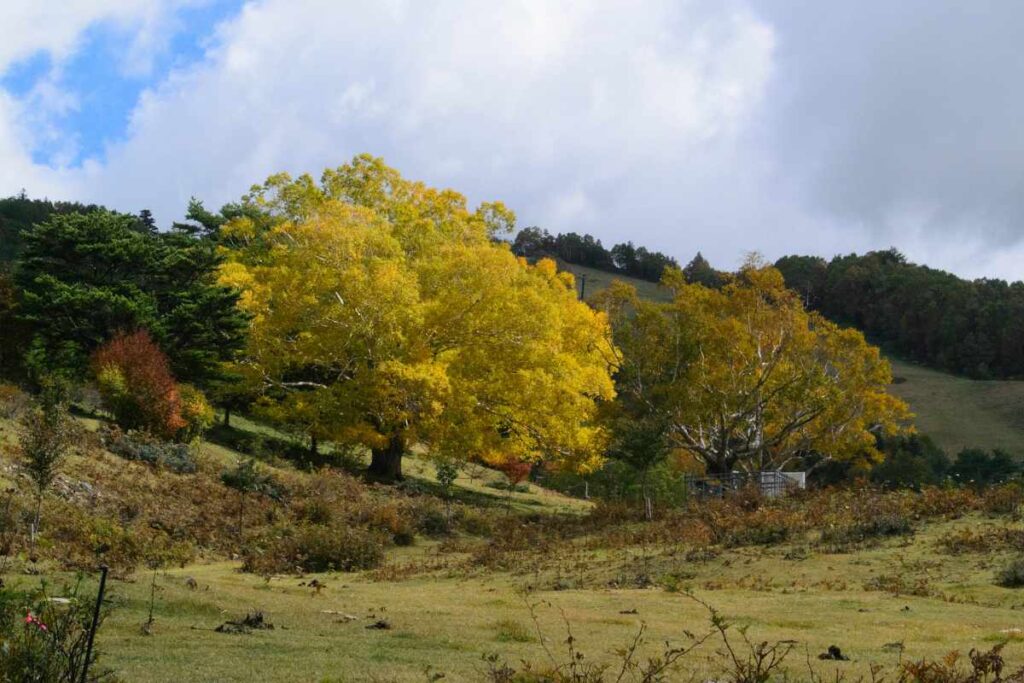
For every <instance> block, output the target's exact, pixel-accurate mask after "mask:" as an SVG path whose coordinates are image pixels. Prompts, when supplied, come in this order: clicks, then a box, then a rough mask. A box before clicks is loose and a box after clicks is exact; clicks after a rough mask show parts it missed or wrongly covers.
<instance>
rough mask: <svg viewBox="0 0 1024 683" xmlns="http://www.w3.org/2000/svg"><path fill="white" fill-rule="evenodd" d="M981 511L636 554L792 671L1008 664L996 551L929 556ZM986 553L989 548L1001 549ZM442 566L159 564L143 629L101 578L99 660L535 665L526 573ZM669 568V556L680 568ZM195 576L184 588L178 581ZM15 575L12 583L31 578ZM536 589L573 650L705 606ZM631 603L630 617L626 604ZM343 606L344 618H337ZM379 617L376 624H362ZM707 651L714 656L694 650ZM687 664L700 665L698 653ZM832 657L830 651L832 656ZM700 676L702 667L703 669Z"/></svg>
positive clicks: (657, 596) (676, 625) (320, 673)
mask: <svg viewBox="0 0 1024 683" xmlns="http://www.w3.org/2000/svg"><path fill="white" fill-rule="evenodd" d="M992 523H995V522H992V521H989V520H985V519H982V518H980V517H971V518H968V519H962V520H958V521H955V522H944V523H940V524H937V525H933V526H930V527H928V528H926V529H924V530H923V532H922V533H920V534H919V535H918V536H917V537H915V538H914V540H913V541H911V542H909V543H908V542H906V541H903V540H893V541H889V542H886V543H885V544H883V545H881V546H879V547H876V548H873V549H869V550H863V551H859V552H856V553H852V554H841V555H826V554H820V553H817V552H813V551H812V552H811V553H810V555H809V557H808V559H805V560H801V561H792V560H786V559H784V556H785V554H786V552H787V551H788V550H789V549H790V546H787V545H783V546H777V547H773V548H745V549H738V550H733V551H727V552H725V553H723V554H722V555H720V556H719V557H717V558H715V559H713V560H711V561H708V562H698V563H684V562H683V561H682V560H681V559H673V557H672V551H673V549H672V548H657V549H653V550H648V551H647V552H650V553H652V554H653V555H654V556H655V557H654V558H653V560H652V561H654V562H655V563H657V564H660V565H665V564H666V563H668V564H669V565H670V564H671V563H673V562H676V563H678V564H679V565H680V567H681V568H682V569H685V571H686V572H687V575H688V576H689V577H690V578H689V579H688V580H687V584H688V586H689V587H691V588H692V589H693V590H694V591H695V594H696V595H697V596H699V597H700V598H701V599H703V600H705V601H707V602H708V603H710V604H712V605H713V606H715V607H716V608H717V609H719V610H720V611H721V612H722V614H724V615H725V616H726V617H727V618H730V619H733V620H735V623H737V625H745V626H747V627H749V629H750V632H749V634H750V636H751V638H752V639H756V640H758V641H759V640H764V639H766V640H770V641H774V640H795V641H797V642H798V650H797V651H796V652H794V654H793V655H792V658H791V660H790V664H791V667H792V671H793V672H794V673H800V672H801V671H802V669H803V667H804V657H805V655H804V651H805V650H806V651H807V652H810V653H811V655H812V657H813V656H814V655H815V654H816V653H818V652H822V651H824V650H825V649H826V648H827V647H828V646H829V645H832V644H836V645H839V646H840V647H841V648H842V649H843V651H844V652H846V653H848V654H849V655H850V656H851V658H852V661H850V662H848V663H841V664H836V665H834V666H839V667H840V668H841V670H843V671H846V672H848V674H849V675H854V674H856V675H860V674H862V673H864V672H865V671H866V667H867V666H868V664H869V663H870V662H877V663H881V664H889V665H891V664H892V663H893V662H894V661H895V657H896V655H895V653H894V652H893V651H892V646H891V645H890V646H889V647H886V646H887V645H889V644H891V643H896V642H903V643H904V645H905V647H906V653H905V655H904V657H909V658H918V657H924V656H927V657H937V656H941V655H943V654H945V653H946V652H947V651H949V650H951V649H954V648H956V649H960V650H961V651H962V652H966V650H968V649H969V648H971V647H984V648H986V649H987V647H990V646H991V644H992V643H993V642H998V641H999V640H1005V639H1011V640H1012V641H1013V642H1011V643H1010V644H1009V645H1008V646H1007V648H1006V650H1005V651H1004V654H1006V655H1007V657H1008V659H1009V660H1010V661H1011V662H1012V663H1021V662H1022V661H1024V643H1021V642H1018V641H1017V640H1016V639H1012V638H1011V637H1010V636H1006V635H1005V634H1003V633H1001V632H1002V631H1004V630H1006V631H1009V630H1011V629H1013V628H1017V627H1020V625H1021V618H1020V612H1018V611H1017V609H1016V608H1017V607H1018V606H1019V604H1020V603H1021V602H1022V599H1024V591H1019V590H1007V589H1002V588H998V587H996V586H994V585H993V583H992V576H993V573H994V567H995V566H997V565H998V564H999V561H998V560H996V559H988V560H984V559H983V560H979V559H978V558H977V557H966V556H957V557H950V556H946V555H941V554H938V553H937V551H936V549H935V542H934V541H935V538H936V537H937V536H938V535H939V534H940V533H943V532H945V531H948V530H950V529H951V528H954V527H961V526H979V525H984V524H992ZM641 552H644V551H642V550H641V549H639V548H635V549H632V550H630V551H629V552H627V553H625V554H619V553H594V554H593V555H592V556H591V557H590V558H589V561H588V563H587V564H588V566H587V568H586V569H585V571H587V572H590V573H593V574H595V577H596V576H600V575H601V573H602V572H615V571H619V570H621V566H620V565H631V564H632V563H634V561H635V559H636V556H638V555H639V554H640V553H641ZM435 554H436V553H435V546H433V545H431V544H429V543H425V544H422V545H420V546H417V547H414V548H402V549H396V550H394V551H392V553H391V556H390V558H389V564H390V565H392V566H395V567H398V566H403V565H407V564H409V563H417V562H420V561H423V560H425V559H427V558H430V557H433V556H435ZM999 557H1001V556H999ZM458 559H459V558H458V557H457V556H454V557H452V567H451V568H446V569H440V570H435V571H428V572H425V573H419V574H416V575H415V576H413V577H412V578H407V579H401V578H393V577H388V576H387V574H385V575H384V576H383V579H382V577H381V576H380V575H375V574H373V573H362V574H349V575H343V574H332V575H318V576H317V577H316V578H318V579H319V580H321V581H323V582H324V583H326V584H327V588H326V589H324V590H323V591H322V592H321V593H320V594H319V595H314V592H313V591H311V590H310V589H308V588H306V587H305V586H303V585H302V584H303V583H305V582H308V581H309V580H310V579H311V578H313V577H312V576H306V577H301V578H300V577H275V578H273V579H271V580H270V581H265V580H264V579H261V578H259V577H256V576H251V575H245V574H240V573H238V572H237V570H236V565H235V564H232V563H215V564H209V565H203V566H193V567H188V568H185V569H181V570H173V571H169V572H166V573H163V574H161V575H160V577H159V585H160V591H159V598H158V602H157V609H156V625H155V629H154V635H152V636H145V635H142V633H141V631H140V628H139V627H140V625H141V624H142V622H143V621H145V618H146V609H147V599H148V590H149V581H148V577H145V576H144V575H143V576H140V577H139V580H138V581H137V582H134V583H122V582H116V583H114V584H113V586H112V590H113V593H114V595H115V596H116V597H117V598H118V601H119V604H120V607H119V608H118V609H117V610H116V611H115V612H114V613H113V615H112V616H111V618H110V619H109V621H108V622H107V623H106V625H105V626H104V629H103V631H102V633H101V636H100V639H99V644H100V646H101V647H102V649H103V651H104V653H105V659H104V661H105V663H106V664H107V665H109V666H112V667H114V668H115V669H117V670H118V672H119V673H120V675H121V677H122V678H123V679H124V680H131V681H165V680H217V681H248V680H262V681H363V680H374V679H375V680H382V681H422V680H425V676H424V671H425V670H426V669H427V667H431V669H432V670H433V671H440V672H443V673H445V674H446V680H456V681H465V680H480V671H481V666H482V662H481V657H482V655H483V654H485V653H490V652H497V653H499V654H500V656H501V657H502V658H503V659H505V660H507V661H508V662H509V663H510V664H512V665H514V666H518V665H519V662H520V661H521V660H525V661H531V662H535V663H544V661H545V660H546V656H545V654H544V651H543V649H542V647H541V645H540V636H539V635H538V633H537V632H536V629H535V627H534V622H533V617H532V616H531V614H530V612H529V610H528V609H527V607H526V603H525V602H524V598H523V597H522V595H521V590H522V589H523V588H524V587H526V586H527V585H530V584H532V583H534V580H535V579H536V577H534V576H532V575H515V574H508V573H502V572H486V573H472V572H469V573H463V572H458V571H454V567H455V566H456V565H457V564H458ZM684 565H685V566H684ZM892 572H903V573H905V574H906V575H907V576H908V577H910V578H917V577H922V576H923V577H926V578H927V580H928V581H929V582H930V584H929V585H930V586H931V587H932V588H934V589H935V591H936V594H937V595H940V596H941V597H912V596H897V595H891V594H889V593H885V592H879V591H874V590H867V589H866V588H865V584H867V583H868V582H869V581H870V580H871V578H872V577H874V576H877V575H879V574H887V573H892ZM188 577H193V578H194V579H195V580H196V582H197V583H198V585H199V587H198V589H196V590H191V589H189V588H188V586H187V585H186V581H187V578H188ZM32 580H34V579H30V578H22V579H19V581H32ZM530 600H531V601H533V602H535V603H540V604H539V606H538V607H537V608H536V617H537V619H538V622H539V625H540V627H541V631H542V632H543V634H544V638H545V642H546V643H547V644H548V646H549V647H550V648H551V649H552V650H553V651H554V653H555V656H556V657H558V658H560V659H562V660H564V659H565V656H564V650H565V645H564V641H565V637H566V630H565V629H566V626H565V622H566V621H567V622H568V623H569V624H571V627H572V631H573V636H574V638H575V644H576V647H577V648H578V649H579V650H580V651H582V652H584V653H585V654H586V656H587V661H598V662H611V661H613V660H614V655H613V652H614V650H615V649H616V648H620V647H622V646H624V645H626V644H627V642H628V640H629V639H630V638H631V636H632V635H633V634H634V633H635V631H636V629H637V628H638V626H639V624H640V623H641V622H644V623H645V624H647V628H648V632H647V638H646V643H647V644H646V645H645V646H644V648H643V652H645V653H648V654H653V653H655V652H657V650H658V648H659V647H660V646H661V643H662V642H663V641H664V640H665V639H668V640H671V641H673V642H676V643H678V642H681V640H682V633H683V630H684V629H688V630H690V631H692V632H694V633H701V632H703V631H704V630H706V628H707V614H706V613H705V611H704V609H703V608H702V607H700V606H699V605H698V604H697V603H696V602H694V601H693V600H691V599H690V598H688V597H687V596H686V595H685V594H683V593H677V592H669V591H666V590H663V589H659V588H655V589H622V588H605V587H598V586H588V587H587V588H586V589H582V590H581V589H570V590H561V591H555V590H550V589H546V590H540V591H538V592H536V593H534V594H532V596H531V597H530ZM247 609H261V610H264V611H265V612H266V615H267V618H268V620H269V621H270V622H271V623H273V624H274V625H275V628H274V630H271V631H260V632H254V633H252V634H250V635H225V634H221V633H216V632H215V631H214V630H213V629H215V628H216V627H217V626H218V625H219V624H221V623H223V622H224V621H226V620H227V619H232V618H237V617H240V616H242V615H243V614H244V612H245V611H246V610H247ZM633 610H635V613H633ZM353 617H354V618H353ZM378 619H385V620H387V621H388V622H389V623H390V625H391V628H390V629H389V630H373V629H367V628H366V627H367V626H368V625H370V624H371V623H373V622H374V621H376V620H378ZM706 650H707V652H706V653H705V654H710V653H711V652H713V650H714V647H713V646H708V647H707V648H706ZM689 666H690V668H691V669H692V670H695V671H697V672H700V673H702V674H706V675H711V674H714V673H715V672H714V671H712V670H709V669H708V668H707V666H708V664H707V662H706V660H705V659H704V657H703V656H701V657H694V658H693V659H692V660H691V661H690V662H689ZM830 666H832V665H830ZM701 680H703V679H701Z"/></svg>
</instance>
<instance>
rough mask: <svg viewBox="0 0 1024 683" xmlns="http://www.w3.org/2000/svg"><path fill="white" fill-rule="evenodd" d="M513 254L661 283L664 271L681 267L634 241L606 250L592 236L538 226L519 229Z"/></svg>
mask: <svg viewBox="0 0 1024 683" xmlns="http://www.w3.org/2000/svg"><path fill="white" fill-rule="evenodd" d="M512 251H514V252H515V253H516V254H518V255H519V256H525V257H527V258H531V259H536V258H542V257H551V258H559V259H561V260H563V261H565V262H566V263H574V264H577V265H581V266H588V267H590V268H597V269H599V270H605V271H608V272H611V273H619V274H621V275H628V276H630V277H635V278H640V279H641V280H649V281H651V282H657V281H659V280H660V279H661V275H662V273H663V272H664V271H665V268H677V267H678V265H679V264H677V263H676V260H675V259H674V258H672V257H671V256H666V255H665V254H662V253H661V252H658V251H649V250H648V249H647V248H646V247H637V246H634V245H633V243H632V242H624V243H622V244H616V245H615V246H613V247H612V248H611V249H606V248H605V247H604V245H602V244H601V240H599V239H597V238H595V237H594V236H593V235H588V234H583V235H580V234H578V233H575V232H567V233H559V234H557V235H552V234H551V233H549V232H548V231H547V230H542V229H540V228H538V227H529V228H523V229H522V230H520V231H519V232H518V233H517V234H516V237H515V240H514V241H513V242H512Z"/></svg>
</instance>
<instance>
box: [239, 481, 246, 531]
mask: <svg viewBox="0 0 1024 683" xmlns="http://www.w3.org/2000/svg"><path fill="white" fill-rule="evenodd" d="M244 520H245V491H239V492H238V540H239V541H241V540H242V522H243V521H244Z"/></svg>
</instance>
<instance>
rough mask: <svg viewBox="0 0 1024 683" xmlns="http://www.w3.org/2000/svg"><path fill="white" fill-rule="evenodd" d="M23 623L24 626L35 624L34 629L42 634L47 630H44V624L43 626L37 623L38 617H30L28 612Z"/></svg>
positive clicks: (41, 623)
mask: <svg viewBox="0 0 1024 683" xmlns="http://www.w3.org/2000/svg"><path fill="white" fill-rule="evenodd" d="M25 623H26V624H35V625H36V628H38V629H39V630H40V631H43V632H46V631H47V630H48V629H47V628H46V624H44V623H43V622H41V621H39V618H38V617H35V616H32V613H31V612H29V613H28V614H26V615H25Z"/></svg>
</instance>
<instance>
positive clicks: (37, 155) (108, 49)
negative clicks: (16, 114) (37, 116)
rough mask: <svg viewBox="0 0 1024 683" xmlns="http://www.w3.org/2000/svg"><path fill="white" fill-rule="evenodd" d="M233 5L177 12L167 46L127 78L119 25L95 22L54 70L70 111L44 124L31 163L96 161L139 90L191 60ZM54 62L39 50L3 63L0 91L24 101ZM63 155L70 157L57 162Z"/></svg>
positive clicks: (234, 0) (117, 133) (128, 39)
mask: <svg viewBox="0 0 1024 683" xmlns="http://www.w3.org/2000/svg"><path fill="white" fill-rule="evenodd" d="M240 5H241V2H240V0H213V1H211V2H209V3H207V4H204V5H202V6H199V7H194V8H188V9H183V10H181V11H179V12H178V14H177V15H176V17H175V19H176V21H175V22H174V23H173V28H172V30H173V31H174V33H173V35H172V37H171V40H170V41H169V45H168V46H167V47H166V48H165V49H162V50H161V51H160V53H159V54H155V55H151V56H150V58H151V59H152V68H151V69H149V70H148V71H145V73H144V75H140V74H138V73H133V72H132V70H131V69H127V68H125V67H126V64H125V62H124V60H125V59H127V55H128V52H129V49H130V47H131V44H132V38H133V36H132V35H131V34H130V33H128V32H126V31H124V30H123V29H121V28H120V27H118V26H116V25H113V24H109V23H101V24H96V25H93V26H92V27H90V28H89V29H88V30H87V31H86V32H85V33H84V35H83V37H82V41H81V45H80V46H79V48H78V50H77V51H76V53H75V54H74V55H73V56H72V57H71V59H70V60H68V61H67V62H66V63H65V64H63V66H62V70H61V75H60V79H59V80H58V82H57V85H58V87H59V88H60V89H61V90H62V91H64V92H68V93H71V94H72V95H73V96H74V97H75V99H76V100H77V106H76V107H74V108H72V109H69V110H67V111H65V112H62V113H59V114H54V115H53V116H51V117H50V118H49V119H47V121H48V123H49V124H50V126H51V127H52V128H53V129H54V130H55V131H56V134H55V135H48V136H45V137H42V138H40V139H38V140H36V145H35V148H34V149H33V150H32V156H33V160H34V161H35V162H36V163H40V164H47V165H55V164H56V163H58V161H60V162H64V163H69V164H70V165H72V166H78V165H80V164H81V163H82V162H83V161H84V160H85V159H90V158H92V159H99V160H102V159H103V157H104V151H105V149H106V147H107V145H108V144H110V143H112V142H115V141H117V140H120V139H122V138H123V137H124V135H125V133H126V131H127V126H128V121H129V118H130V116H131V112H132V110H133V109H134V108H135V104H136V103H137V102H138V100H139V96H140V95H141V94H142V92H143V91H144V90H146V89H148V88H152V87H155V86H157V85H158V84H159V83H160V82H161V81H163V80H164V79H165V78H166V77H167V75H168V74H169V73H170V72H171V71H172V70H174V69H180V68H185V67H187V66H189V65H190V64H193V63H195V62H197V61H199V60H200V59H201V58H202V56H203V54H204V51H205V49H206V48H207V46H208V43H209V41H210V39H211V38H212V36H213V32H214V29H215V28H216V26H217V24H218V23H220V22H221V21H223V20H224V19H226V18H228V17H230V16H231V15H232V14H234V13H236V12H237V11H238V10H239V8H240ZM54 66H55V65H54V64H53V61H52V58H51V56H50V54H49V53H47V52H37V53H36V54H34V55H32V56H31V57H29V58H27V59H24V60H21V61H20V62H17V63H15V64H13V65H11V66H10V68H8V69H7V71H6V72H5V73H4V74H3V76H2V77H0V88H3V89H4V90H6V91H7V92H9V93H10V94H12V95H14V96H15V97H18V98H24V97H28V96H30V94H31V92H32V90H33V88H35V86H36V85H37V84H38V83H40V81H42V80H44V79H46V78H48V77H50V75H51V73H52V71H53V69H54ZM69 150H70V152H71V158H70V159H67V158H59V157H64V156H65V155H67V154H68V152H69Z"/></svg>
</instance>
